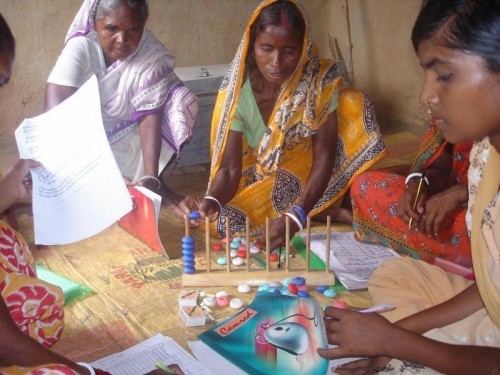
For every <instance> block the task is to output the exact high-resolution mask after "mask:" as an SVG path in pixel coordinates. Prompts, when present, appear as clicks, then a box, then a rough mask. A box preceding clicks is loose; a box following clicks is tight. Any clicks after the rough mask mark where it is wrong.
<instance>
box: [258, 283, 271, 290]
mask: <svg viewBox="0 0 500 375" xmlns="http://www.w3.org/2000/svg"><path fill="white" fill-rule="evenodd" d="M259 290H266V291H267V290H269V284H262V285H260V286H259Z"/></svg>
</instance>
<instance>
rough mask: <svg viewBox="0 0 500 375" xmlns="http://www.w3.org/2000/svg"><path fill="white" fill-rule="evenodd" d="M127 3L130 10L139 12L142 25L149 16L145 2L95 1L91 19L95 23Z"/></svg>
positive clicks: (127, 0) (134, 0)
mask: <svg viewBox="0 0 500 375" xmlns="http://www.w3.org/2000/svg"><path fill="white" fill-rule="evenodd" d="M124 3H127V4H128V6H129V7H130V8H132V9H136V10H138V11H139V13H140V15H141V17H142V20H143V21H144V23H145V22H146V21H147V19H148V16H149V6H148V1H147V0H97V1H96V2H95V3H94V5H93V8H92V13H91V14H92V17H91V19H92V20H94V23H95V21H97V20H100V19H101V18H103V17H105V16H106V15H107V14H108V13H109V12H110V11H112V10H113V9H116V8H118V7H120V6H121V5H122V4H124Z"/></svg>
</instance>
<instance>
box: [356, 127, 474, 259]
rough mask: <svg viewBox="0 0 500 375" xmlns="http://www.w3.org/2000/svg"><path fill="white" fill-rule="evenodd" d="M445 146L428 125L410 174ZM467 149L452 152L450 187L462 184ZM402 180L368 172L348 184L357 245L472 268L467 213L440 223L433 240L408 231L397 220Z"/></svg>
mask: <svg viewBox="0 0 500 375" xmlns="http://www.w3.org/2000/svg"><path fill="white" fill-rule="evenodd" d="M445 146H446V141H445V140H444V139H443V137H442V134H441V131H440V130H439V129H438V128H436V127H435V126H431V127H430V128H429V130H428V131H427V133H426V134H425V136H424V138H423V140H422V143H421V145H420V149H419V151H418V154H417V158H416V160H415V162H414V163H413V166H412V172H418V171H422V170H423V169H425V168H426V167H428V166H429V165H430V164H431V163H432V162H433V161H434V160H435V159H436V157H438V156H439V155H440V153H441V152H442V150H443V149H444V147H445ZM471 147H472V143H467V144H458V145H455V146H454V147H453V165H452V172H451V174H450V178H449V181H448V184H449V186H452V185H457V184H461V185H466V184H467V170H468V165H469V153H470V150H471ZM405 178H406V176H401V175H396V174H393V173H391V172H388V171H370V172H366V173H363V174H361V175H359V176H357V178H356V179H355V180H354V181H353V184H352V187H351V200H352V205H353V227H354V230H355V236H356V238H357V239H358V241H360V242H364V243H371V244H381V245H384V246H387V247H390V248H392V249H394V250H396V251H398V252H400V253H404V254H408V255H410V256H412V257H413V258H415V259H423V260H426V261H429V262H433V260H434V258H435V257H443V258H445V259H447V260H449V261H452V262H454V263H458V264H460V265H463V266H465V267H471V266H472V258H471V247H470V239H469V236H468V234H467V228H466V225H465V212H466V208H462V209H460V210H457V211H455V212H454V213H453V214H452V215H450V216H449V217H447V218H445V220H443V222H442V223H441V227H440V231H439V234H438V236H437V237H429V236H427V235H424V234H422V233H420V232H419V231H418V229H417V227H416V226H413V227H411V228H410V229H408V223H407V222H404V221H403V220H401V219H400V218H399V217H398V216H397V206H398V203H399V199H400V197H401V195H402V194H403V192H404V190H405Z"/></svg>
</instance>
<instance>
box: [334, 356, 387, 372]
mask: <svg viewBox="0 0 500 375" xmlns="http://www.w3.org/2000/svg"><path fill="white" fill-rule="evenodd" d="M390 361H391V358H388V357H370V358H362V359H357V360H354V361H352V362H348V363H344V364H342V365H339V366H337V367H335V368H332V371H333V372H335V374H340V375H356V374H373V373H377V372H379V371H381V370H382V369H383V368H384V367H385V366H387V364H388V363H389V362H390Z"/></svg>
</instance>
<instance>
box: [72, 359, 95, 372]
mask: <svg viewBox="0 0 500 375" xmlns="http://www.w3.org/2000/svg"><path fill="white" fill-rule="evenodd" d="M76 364H77V365H78V366H80V367H84V368H85V369H87V371H88V373H89V375H96V372H95V370H94V368H93V367H92V366H90V365H89V364H88V363H86V362H76Z"/></svg>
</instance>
